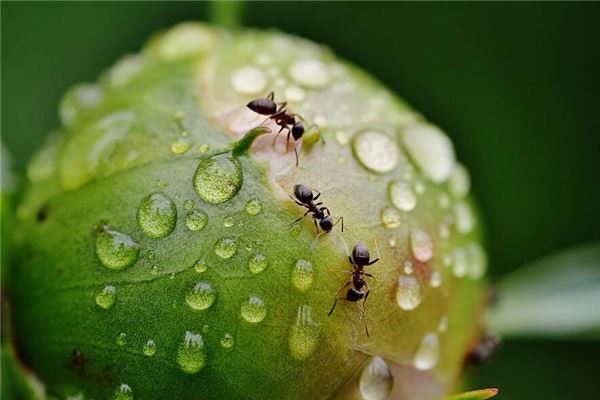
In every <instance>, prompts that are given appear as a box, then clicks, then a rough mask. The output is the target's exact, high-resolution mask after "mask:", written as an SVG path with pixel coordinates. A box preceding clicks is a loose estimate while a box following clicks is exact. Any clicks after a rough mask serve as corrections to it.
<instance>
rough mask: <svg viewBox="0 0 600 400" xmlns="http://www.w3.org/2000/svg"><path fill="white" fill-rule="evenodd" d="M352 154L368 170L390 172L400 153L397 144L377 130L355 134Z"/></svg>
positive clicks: (397, 161) (396, 164)
mask: <svg viewBox="0 0 600 400" xmlns="http://www.w3.org/2000/svg"><path fill="white" fill-rule="evenodd" d="M353 148H354V154H355V156H356V158H357V159H358V161H359V162H360V163H361V164H362V165H363V166H364V167H365V168H367V169H368V170H370V171H373V172H377V173H380V174H383V173H386V172H390V171H392V170H394V168H396V167H397V166H398V163H399V162H400V158H401V154H400V149H399V147H398V144H397V143H396V142H395V141H394V140H393V139H392V138H391V137H389V136H388V135H386V134H384V133H381V132H377V131H366V132H363V133H361V134H360V135H358V136H356V138H355V139H354V142H353Z"/></svg>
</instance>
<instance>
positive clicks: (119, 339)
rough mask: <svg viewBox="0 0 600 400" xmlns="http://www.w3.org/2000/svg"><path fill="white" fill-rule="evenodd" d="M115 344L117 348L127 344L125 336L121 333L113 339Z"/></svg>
mask: <svg viewBox="0 0 600 400" xmlns="http://www.w3.org/2000/svg"><path fill="white" fill-rule="evenodd" d="M115 343H116V344H117V346H120V347H123V346H125V345H126V344H127V334H126V333H125V332H121V333H119V334H118V335H117V337H116V338H115Z"/></svg>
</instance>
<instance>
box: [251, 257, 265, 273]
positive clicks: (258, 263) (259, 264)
mask: <svg viewBox="0 0 600 400" xmlns="http://www.w3.org/2000/svg"><path fill="white" fill-rule="evenodd" d="M268 265H269V262H268V261H267V257H266V256H265V255H264V254H262V253H256V254H255V255H254V256H252V257H251V258H250V259H249V260H248V270H249V271H250V273H251V274H258V273H260V272H262V271H264V270H265V268H267V266H268Z"/></svg>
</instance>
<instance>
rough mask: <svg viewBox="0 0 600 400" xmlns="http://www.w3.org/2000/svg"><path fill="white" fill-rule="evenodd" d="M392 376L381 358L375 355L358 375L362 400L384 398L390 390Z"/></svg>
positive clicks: (380, 399)
mask: <svg viewBox="0 0 600 400" xmlns="http://www.w3.org/2000/svg"><path fill="white" fill-rule="evenodd" d="M393 386H394V377H393V376H392V372H391V371H390V367H389V366H388V365H387V363H386V362H385V361H384V359H383V358H381V357H379V356H375V357H373V358H372V359H371V361H370V362H369V363H368V364H367V366H366V367H365V368H364V369H363V372H362V374H361V375H360V381H359V388H360V394H361V396H362V398H363V400H385V399H387V398H388V396H389V395H390V393H391V392H392V388H393Z"/></svg>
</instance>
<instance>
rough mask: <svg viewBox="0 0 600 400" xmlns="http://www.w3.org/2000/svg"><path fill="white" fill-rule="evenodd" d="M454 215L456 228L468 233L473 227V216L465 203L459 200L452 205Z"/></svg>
mask: <svg viewBox="0 0 600 400" xmlns="http://www.w3.org/2000/svg"><path fill="white" fill-rule="evenodd" d="M454 217H455V218H456V229H457V230H458V231H459V232H460V233H469V232H471V231H472V230H473V228H474V227H475V218H474V217H473V214H472V213H471V208H470V207H469V206H468V205H467V204H466V203H462V202H461V203H458V204H456V205H455V206H454Z"/></svg>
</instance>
